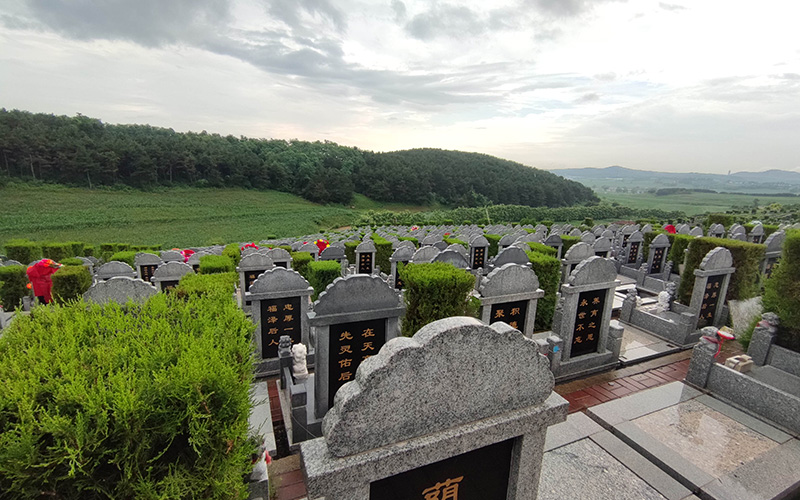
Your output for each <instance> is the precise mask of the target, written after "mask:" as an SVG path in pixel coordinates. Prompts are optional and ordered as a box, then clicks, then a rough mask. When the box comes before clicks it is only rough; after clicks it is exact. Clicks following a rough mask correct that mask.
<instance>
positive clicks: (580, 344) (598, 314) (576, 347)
mask: <svg viewBox="0 0 800 500" xmlns="http://www.w3.org/2000/svg"><path fill="white" fill-rule="evenodd" d="M605 296H606V290H590V291H588V292H581V294H580V295H579V297H578V310H577V314H576V316H575V328H574V329H573V333H572V348H571V350H570V357H572V358H574V357H575V356H582V355H584V354H589V353H593V352H597V346H598V344H599V341H600V326H601V325H602V321H603V306H604V305H605Z"/></svg>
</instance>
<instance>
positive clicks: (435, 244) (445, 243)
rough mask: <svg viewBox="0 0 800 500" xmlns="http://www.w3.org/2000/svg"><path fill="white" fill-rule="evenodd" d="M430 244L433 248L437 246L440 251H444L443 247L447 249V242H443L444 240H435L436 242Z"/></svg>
mask: <svg viewBox="0 0 800 500" xmlns="http://www.w3.org/2000/svg"><path fill="white" fill-rule="evenodd" d="M431 246H432V247H434V248H437V249H438V250H439V251H440V252H444V251H445V249H447V247H448V245H447V242H445V241H437V242H436V243H434V244H433V245H431Z"/></svg>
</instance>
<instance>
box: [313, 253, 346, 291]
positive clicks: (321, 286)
mask: <svg viewBox="0 0 800 500" xmlns="http://www.w3.org/2000/svg"><path fill="white" fill-rule="evenodd" d="M341 275H342V266H341V264H339V263H338V262H336V261H335V260H319V261H314V262H309V263H308V265H307V266H306V279H307V280H308V283H309V284H310V285H311V286H312V287H314V296H313V297H311V300H317V297H319V294H321V293H322V292H324V291H325V287H327V286H328V285H330V284H331V283H333V280H335V279H336V278H338V277H339V276H341Z"/></svg>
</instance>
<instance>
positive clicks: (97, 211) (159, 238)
mask: <svg viewBox="0 0 800 500" xmlns="http://www.w3.org/2000/svg"><path fill="white" fill-rule="evenodd" d="M423 208H424V207H417V206H406V205H398V204H381V203H378V202H375V201H372V200H370V199H368V198H366V197H364V196H361V195H357V196H356V197H355V198H354V200H353V203H352V205H350V206H347V207H344V206H322V205H317V204H314V203H311V202H309V201H306V200H304V199H302V198H299V197H297V196H294V195H291V194H287V193H281V192H277V191H251V190H239V189H194V188H173V189H168V190H167V189H165V190H163V191H156V192H142V191H135V190H122V191H115V190H89V189H83V188H70V187H64V186H58V185H43V186H30V185H20V184H11V185H9V186H7V187H4V188H0V246H2V245H3V244H4V243H5V242H6V241H8V240H9V239H12V238H27V239H31V240H34V241H83V242H85V243H87V244H100V243H109V242H121V243H131V244H135V245H164V246H165V247H166V248H171V247H187V246H201V245H208V244H212V243H224V242H234V241H236V242H239V241H259V240H262V239H265V238H267V235H275V236H277V237H284V236H292V235H302V234H311V233H315V232H318V231H322V230H325V229H329V228H333V227H339V226H342V225H347V224H349V223H350V222H351V221H352V220H353V219H354V217H355V216H356V215H357V214H358V213H359V212H360V211H361V210H378V209H392V210H422V209H423Z"/></svg>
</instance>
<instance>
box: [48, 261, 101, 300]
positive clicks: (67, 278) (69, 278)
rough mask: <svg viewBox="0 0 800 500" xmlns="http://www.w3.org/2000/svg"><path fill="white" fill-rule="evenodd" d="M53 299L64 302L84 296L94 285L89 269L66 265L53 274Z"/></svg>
mask: <svg viewBox="0 0 800 500" xmlns="http://www.w3.org/2000/svg"><path fill="white" fill-rule="evenodd" d="M52 278H53V300H55V301H56V302H60V303H64V302H67V301H70V300H75V299H79V298H81V297H83V294H84V293H86V290H88V289H89V287H90V286H92V275H91V273H90V272H89V269H88V268H86V267H83V264H81V265H79V266H66V265H65V266H64V267H62V268H61V269H59V270H58V271H56V272H55V273H54V274H53V277H52Z"/></svg>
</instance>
